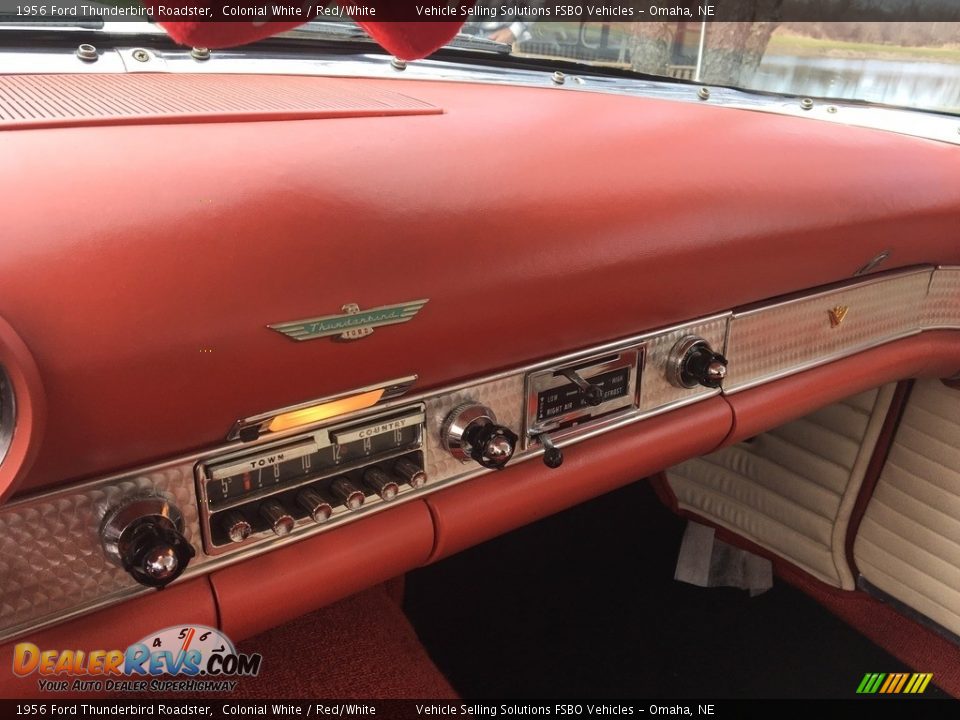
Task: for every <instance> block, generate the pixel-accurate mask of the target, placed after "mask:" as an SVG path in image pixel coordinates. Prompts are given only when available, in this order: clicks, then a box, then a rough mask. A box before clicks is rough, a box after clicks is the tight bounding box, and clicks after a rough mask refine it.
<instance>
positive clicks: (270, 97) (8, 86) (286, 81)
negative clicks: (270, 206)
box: [0, 73, 442, 130]
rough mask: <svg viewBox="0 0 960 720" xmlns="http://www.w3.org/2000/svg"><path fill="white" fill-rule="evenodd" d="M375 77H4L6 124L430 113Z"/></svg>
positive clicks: (0, 84) (1, 99)
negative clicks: (355, 78) (367, 79)
mask: <svg viewBox="0 0 960 720" xmlns="http://www.w3.org/2000/svg"><path fill="white" fill-rule="evenodd" d="M440 112H442V111H441V109H440V108H438V107H436V106H434V105H431V104H429V103H426V102H423V101H422V100H418V99H416V98H412V97H409V96H407V95H403V94H401V93H398V92H395V91H393V90H388V89H385V88H382V87H377V86H376V85H374V84H372V83H371V82H369V81H359V82H358V81H356V80H345V79H341V78H319V77H304V76H295V75H213V74H209V75H207V74H197V75H173V74H166V73H158V74H153V73H135V74H128V75H97V74H89V75H80V74H74V75H6V76H0V129H3V130H10V129H22V128H36V127H61V126H67V125H116V124H141V123H143V124H146V123H157V122H163V123H170V122H225V121H226V122H229V121H234V122H236V121H256V120H297V119H308V118H335V117H362V116H388V115H428V114H435V113H440Z"/></svg>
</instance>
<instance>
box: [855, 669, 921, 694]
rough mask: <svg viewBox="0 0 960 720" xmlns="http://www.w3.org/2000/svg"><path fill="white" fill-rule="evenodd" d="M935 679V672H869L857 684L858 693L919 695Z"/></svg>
mask: <svg viewBox="0 0 960 720" xmlns="http://www.w3.org/2000/svg"><path fill="white" fill-rule="evenodd" d="M931 680H933V673H889V674H888V673H867V674H865V675H864V676H863V679H862V680H860V684H859V685H857V694H858V695H874V694H880V695H899V694H910V695H919V694H920V693H923V692H925V691H926V689H927V685H929V684H930V681H931Z"/></svg>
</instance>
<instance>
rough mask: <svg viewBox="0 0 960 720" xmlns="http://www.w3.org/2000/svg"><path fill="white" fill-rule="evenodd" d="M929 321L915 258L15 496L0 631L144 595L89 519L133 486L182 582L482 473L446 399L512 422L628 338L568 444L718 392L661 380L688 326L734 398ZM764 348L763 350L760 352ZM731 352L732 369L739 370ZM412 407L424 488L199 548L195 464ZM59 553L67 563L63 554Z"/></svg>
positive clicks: (945, 282)
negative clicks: (234, 542) (176, 511)
mask: <svg viewBox="0 0 960 720" xmlns="http://www.w3.org/2000/svg"><path fill="white" fill-rule="evenodd" d="M892 289H893V290H895V292H894V291H892ZM839 301H842V303H843V304H846V305H849V307H850V312H849V316H848V317H847V319H846V320H845V321H844V323H843V325H842V326H840V328H834V329H831V328H830V324H829V319H828V315H827V310H828V309H829V308H832V307H834V306H835V305H837V304H838V302H839ZM763 314H767V316H768V318H773V321H770V322H768V323H767V324H760V325H755V326H753V325H750V320H751V319H752V318H757V317H760V316H762V315H763ZM864 314H867V315H871V316H872V317H873V320H871V321H870V322H869V323H865V324H863V325H861V326H859V327H858V326H857V324H856V323H857V322H863V320H859V321H858V319H857V318H858V315H859V316H861V318H862V317H863V315H864ZM809 317H816V318H817V322H816V323H815V326H814V325H811V327H814V331H813V332H812V334H809V335H803V332H804V330H803V327H804V325H803V323H804V322H807V321H806V320H804V318H809ZM798 318H799V320H798ZM939 328H953V329H960V267H936V268H934V267H931V266H921V267H917V268H909V269H905V270H900V271H891V272H888V273H884V274H877V275H871V276H869V277H867V278H860V279H856V280H852V281H848V282H846V283H843V284H840V285H834V286H830V287H826V288H821V289H817V290H814V291H813V292H807V293H798V294H794V295H791V296H788V297H784V298H778V299H775V300H773V301H770V302H767V303H760V304H756V305H753V306H749V307H745V308H741V309H738V310H736V311H729V312H722V313H717V314H715V315H711V316H708V317H704V318H700V319H697V320H694V321H691V322H687V323H682V324H679V325H675V326H671V327H667V328H663V329H660V330H655V331H651V332H647V333H643V334H640V335H635V336H632V337H628V338H624V339H620V340H616V341H612V342H608V343H604V344H601V345H597V346H591V347H587V348H585V349H582V350H579V351H575V352H571V353H566V354H564V355H560V356H558V357H554V358H550V359H547V360H542V361H537V362H533V363H528V364H525V365H520V366H517V367H515V368H511V369H509V370H505V371H502V372H498V373H494V374H491V375H488V376H486V377H482V378H479V379H474V380H468V381H464V382H461V383H458V384H455V385H451V386H448V387H440V388H435V389H430V390H425V391H420V392H417V393H415V394H412V395H411V396H410V397H406V396H398V397H394V398H392V399H390V400H388V401H387V402H384V403H383V404H380V405H376V406H374V407H372V408H369V409H366V410H363V411H357V412H354V413H349V414H345V415H341V416H339V417H337V418H331V419H328V420H325V421H323V422H319V423H316V424H314V425H311V426H305V427H303V428H298V429H291V430H287V431H283V432H281V433H276V434H272V435H269V436H264V437H258V438H256V439H254V440H251V441H249V442H241V441H239V440H232V441H229V442H226V443H224V444H221V445H219V446H218V447H213V448H210V449H207V450H204V451H201V452H193V453H189V454H185V455H183V456H181V457H178V458H174V459H172V460H170V461H167V462H163V463H159V464H155V465H150V466H146V467H142V468H137V469H134V470H132V471H127V472H122V473H116V474H112V475H110V476H107V477H103V478H98V479H93V480H89V481H86V482H83V483H78V484H76V485H69V486H63V487H58V488H55V489H52V490H49V491H47V492H44V493H40V494H37V495H34V496H31V497H26V498H21V499H18V500H15V501H14V502H11V503H9V504H7V505H5V506H3V507H0V577H3V578H4V583H3V584H2V585H0V640H6V639H9V638H11V637H15V636H18V635H22V634H24V633H26V632H29V631H31V630H36V629H39V628H42V627H47V626H50V625H54V624H57V623H59V622H63V621H65V620H68V619H71V618H74V617H77V616H79V615H82V614H84V613H87V612H90V611H93V610H97V609H101V608H104V607H107V606H110V605H113V604H116V603H118V602H120V601H122V600H124V599H127V598H130V597H134V596H137V595H141V594H144V593H146V592H151V591H150V590H149V589H146V588H142V587H140V586H138V585H137V584H136V583H135V582H134V581H133V580H132V579H131V578H129V577H128V576H127V575H126V573H124V572H123V571H122V570H120V569H119V568H117V567H115V566H113V565H112V564H110V563H109V562H108V560H107V559H106V557H105V556H104V555H103V552H102V550H101V548H100V544H99V536H98V529H99V526H100V522H101V521H102V518H103V516H104V514H105V512H106V510H108V509H109V507H112V506H114V505H116V503H117V502H118V501H119V500H121V499H123V498H125V497H128V496H129V495H130V493H133V492H141V491H145V490H150V491H154V492H158V493H160V494H162V495H164V496H166V497H168V498H169V499H170V500H171V501H173V502H175V503H176V504H177V505H178V506H179V508H180V510H181V512H182V513H183V515H184V520H185V536H186V537H187V539H188V540H189V541H190V542H191V543H192V544H193V545H194V547H195V549H197V551H198V553H199V554H198V557H197V558H196V560H195V561H194V562H193V563H192V564H191V566H190V567H189V568H188V569H187V570H186V572H185V573H184V575H183V579H189V578H193V577H198V576H200V575H203V574H206V573H209V572H211V571H214V570H217V569H219V568H222V567H225V566H227V565H230V564H233V563H236V562H240V561H243V560H246V559H248V558H251V557H254V556H258V555H260V554H263V553H265V552H269V551H271V550H274V549H276V548H279V547H283V546H285V545H287V544H290V543H293V542H297V541H299V540H301V539H303V538H306V537H310V536H313V535H315V534H318V533H320V532H327V531H329V530H333V529H335V528H337V527H339V526H340V525H342V524H344V523H346V522H353V521H355V520H360V519H362V518H363V517H365V516H367V515H368V514H373V513H377V512H381V511H383V510H384V509H389V508H390V507H391V506H393V505H398V504H402V503H404V502H410V501H416V500H418V499H420V498H421V497H423V496H425V495H426V494H428V493H431V492H433V491H434V490H437V489H440V488H444V487H448V486H452V485H454V484H458V483H461V482H465V481H469V480H471V479H472V478H475V477H478V476H480V475H483V474H485V473H489V472H492V471H490V470H486V469H484V468H481V467H479V466H476V465H473V464H464V463H461V462H460V461H458V460H456V459H455V458H453V457H452V456H450V455H449V453H447V452H446V451H445V450H443V448H442V444H441V438H440V432H439V429H440V427H441V423H442V421H443V418H444V417H446V415H447V413H448V412H449V411H450V409H452V408H453V407H455V406H456V405H458V404H460V403H462V402H463V401H464V400H467V399H471V400H474V401H477V402H480V403H482V404H484V405H486V406H487V407H489V408H491V410H493V411H494V412H495V413H496V415H497V417H498V418H499V419H500V421H501V422H503V423H504V424H508V425H510V426H511V427H513V428H515V429H518V430H520V429H522V428H523V419H522V418H523V413H524V405H525V392H524V386H525V380H526V377H527V375H528V374H529V373H532V372H537V371H541V370H545V369H550V368H558V367H562V366H564V365H568V364H570V363H576V362H578V361H582V360H587V359H590V358H593V357H596V356H602V355H603V354H610V353H613V352H616V351H618V350H622V349H624V348H629V347H642V349H643V353H644V366H643V370H642V372H641V373H640V375H639V378H638V379H639V382H640V386H641V387H640V393H639V407H637V408H634V409H631V410H630V411H628V412H623V413H616V414H614V415H612V416H610V417H608V418H600V419H598V420H597V421H596V423H595V424H590V425H589V426H587V427H585V428H584V429H583V430H582V431H578V432H576V433H575V434H570V435H564V436H561V437H559V438H558V440H557V443H556V444H557V445H558V446H560V447H570V446H574V445H576V444H578V443H580V442H582V441H585V440H588V439H591V438H593V437H596V436H598V435H601V434H603V433H605V432H609V431H611V430H615V429H619V428H623V427H626V426H629V425H632V424H635V423H638V422H641V421H643V420H645V419H647V418H650V417H654V416H657V415H661V414H663V413H666V412H669V411H671V410H674V409H677V408H680V407H683V406H687V405H690V404H692V403H696V402H699V401H700V400H703V399H705V398H709V397H714V396H717V395H718V394H719V393H720V392H721V391H720V390H716V389H709V388H702V387H697V388H692V389H690V390H685V389H681V388H676V387H674V386H673V385H671V384H670V382H669V380H668V377H667V368H668V362H669V355H670V350H671V349H672V348H673V346H674V345H675V344H676V342H677V341H678V340H679V339H681V338H682V337H684V336H686V335H691V334H695V335H699V336H701V337H703V338H704V339H705V340H706V341H707V342H709V343H710V344H711V346H712V347H715V348H721V347H722V348H724V349H725V354H727V355H728V357H729V358H730V359H731V367H730V369H731V374H730V375H729V376H728V380H727V381H725V387H724V390H723V392H724V394H732V393H736V392H739V391H741V390H744V389H746V388H747V387H754V386H756V385H759V384H761V383H763V382H768V381H770V380H772V379H775V378H777V377H782V376H784V375H788V374H793V373H796V372H802V371H803V370H806V369H809V368H811V367H816V366H818V365H821V364H823V363H826V362H830V361H831V360H833V359H837V358H839V357H846V356H849V355H851V354H854V353H856V352H859V351H861V350H863V349H866V348H870V347H878V346H882V345H883V344H885V343H887V342H890V341H892V340H895V339H897V338H900V337H905V336H909V335H914V334H916V333H919V332H922V331H924V330H928V329H939ZM848 331H849V332H850V335H851V336H852V337H850V338H848V340H849V342H845V343H840V344H838V345H837V344H835V345H831V344H830V342H831V341H830V338H831V335H830V333H838V332H839V333H843V332H848ZM794 332H799V333H800V335H801V336H802V337H803V339H804V341H805V342H806V341H811V342H813V343H814V345H815V348H816V349H817V350H818V351H819V352H820V354H817V355H816V357H814V358H813V359H812V360H811V359H810V358H808V357H805V356H803V355H802V353H801V354H799V355H794V354H791V352H792V351H791V350H790V346H789V342H787V341H786V340H785V338H789V336H790V334H791V333H794ZM824 338H827V339H826V340H824ZM741 342H742V343H745V344H746V346H756V347H760V348H761V349H762V348H764V347H765V348H766V350H765V352H766V353H768V354H770V355H771V356H773V357H775V358H776V360H777V364H775V365H774V366H770V365H765V364H764V363H763V362H760V363H758V364H755V365H749V364H748V365H744V363H745V361H746V360H749V359H750V357H751V354H750V352H747V353H745V354H744V353H740V354H738V353H737V351H736V349H735V347H734V345H735V344H737V343H741ZM816 343H823V344H820V345H817V344H816ZM801 349H802V348H801ZM785 350H786V351H785ZM751 352H755V351H751ZM762 355H763V353H760V356H761V360H762ZM735 361H736V362H739V363H740V365H741V366H740V369H739V370H738V369H737V366H736V364H735ZM407 380H409V378H407ZM726 382H729V385H726ZM377 386H382V384H377ZM354 392H355V391H350V392H348V393H343V395H350V394H353V393H354ZM418 403H420V404H422V405H423V406H424V408H425V410H424V413H425V416H424V417H425V423H426V426H425V433H424V437H423V447H422V451H423V453H424V461H425V468H426V471H427V477H428V480H427V484H426V485H425V486H424V487H422V488H419V489H410V490H408V491H405V492H404V494H403V495H402V496H401V497H398V498H397V499H396V500H394V501H393V502H390V503H383V502H371V503H370V505H369V506H366V505H365V506H364V508H363V509H362V510H361V511H359V512H355V513H349V514H346V513H344V514H341V515H340V516H339V517H337V516H334V517H332V518H331V519H330V520H329V521H328V522H327V523H325V524H323V525H319V526H317V525H309V524H303V525H302V526H301V527H298V528H296V529H295V530H294V532H293V533H291V534H290V535H288V536H286V537H283V538H279V537H278V538H268V539H266V540H264V541H263V542H257V543H256V544H254V545H251V546H248V547H239V548H237V549H236V550H235V551H233V552H229V553H225V554H223V555H218V556H212V555H209V554H206V553H205V552H204V549H203V544H202V542H201V524H200V518H199V513H200V509H199V501H198V495H197V492H196V481H197V474H196V467H197V465H198V464H199V463H205V462H212V461H216V460H221V459H223V458H225V457H229V456H231V455H234V454H237V453H246V452H248V451H251V450H255V449H257V448H260V447H264V446H268V445H272V444H275V442H276V441H277V440H283V439H287V438H290V437H294V436H297V435H303V434H304V433H308V432H313V431H316V430H319V429H321V428H327V427H330V426H331V425H339V424H341V423H343V422H347V421H353V420H359V419H362V418H371V417H374V416H379V415H381V414H382V413H384V412H387V411H391V410H397V409H400V408H403V407H406V406H412V405H415V404H418ZM308 404H312V403H308ZM641 432H642V430H641ZM542 452H543V450H542V448H541V447H539V446H531V447H528V448H523V449H520V450H518V452H517V454H516V456H515V458H514V459H513V460H512V461H511V464H513V463H518V462H526V461H528V460H532V459H535V458H537V457H539V456H540V455H541V454H542ZM65 558H69V559H70V560H71V561H70V562H69V563H66V562H64V559H65ZM180 581H181V580H178V582H180Z"/></svg>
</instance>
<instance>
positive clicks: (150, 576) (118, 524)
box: [100, 494, 196, 588]
mask: <svg viewBox="0 0 960 720" xmlns="http://www.w3.org/2000/svg"><path fill="white" fill-rule="evenodd" d="M100 543H101V545H102V546H103V550H104V552H105V553H106V555H107V559H108V560H110V561H111V562H112V563H114V564H116V565H119V566H120V567H122V568H123V569H124V570H126V571H127V572H128V573H130V575H131V576H133V579H134V580H136V581H137V582H138V583H141V584H142V585H146V586H148V587H155V588H162V587H165V586H166V585H168V584H170V583H172V582H173V581H174V580H176V579H177V578H178V577H180V575H181V574H182V573H183V571H184V570H186V569H187V565H188V564H189V563H190V559H191V558H192V557H193V556H194V555H195V554H196V552H195V551H194V549H193V546H192V545H191V544H190V543H189V542H187V539H186V538H185V537H184V536H183V515H182V514H181V512H180V510H179V509H178V508H177V506H176V505H174V504H173V503H171V502H170V501H169V500H167V499H166V498H165V497H162V496H160V495H150V494H147V495H135V496H132V497H129V498H127V499H126V500H124V501H123V502H121V503H120V504H119V505H117V506H115V507H113V508H111V509H110V510H109V511H108V512H107V513H106V515H105V516H104V519H103V525H102V526H101V528H100Z"/></svg>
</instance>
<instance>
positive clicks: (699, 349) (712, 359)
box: [667, 335, 727, 389]
mask: <svg viewBox="0 0 960 720" xmlns="http://www.w3.org/2000/svg"><path fill="white" fill-rule="evenodd" d="M726 376H727V359H726V358H725V357H724V356H723V355H721V354H720V353H718V352H716V351H715V350H714V349H713V348H712V347H710V343H708V342H707V341H706V340H704V339H703V338H702V337H698V336H697V335H686V336H685V337H682V338H680V340H679V341H677V343H676V345H674V346H673V349H672V350H670V355H669V357H668V358H667V380H669V381H670V383H671V384H672V385H674V386H675V387H680V388H694V387H696V386H697V385H702V386H703V387H707V388H714V389H715V388H719V387H720V385H721V383H723V379H724V378H725V377H726Z"/></svg>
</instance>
